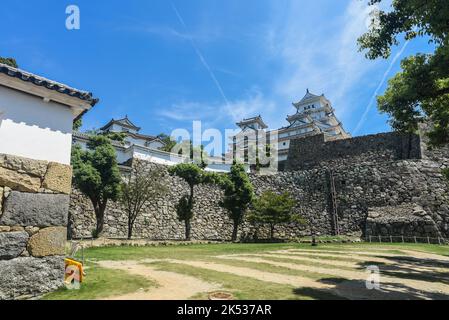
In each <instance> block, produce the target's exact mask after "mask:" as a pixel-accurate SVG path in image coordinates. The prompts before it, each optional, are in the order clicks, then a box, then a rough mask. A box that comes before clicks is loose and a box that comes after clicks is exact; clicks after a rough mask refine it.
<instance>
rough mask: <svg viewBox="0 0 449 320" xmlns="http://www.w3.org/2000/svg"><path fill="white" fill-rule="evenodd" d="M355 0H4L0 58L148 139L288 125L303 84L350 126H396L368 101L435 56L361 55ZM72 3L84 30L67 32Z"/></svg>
mask: <svg viewBox="0 0 449 320" xmlns="http://www.w3.org/2000/svg"><path fill="white" fill-rule="evenodd" d="M366 2H367V1H360V0H338V1H335V0H313V1H312V0H246V1H241V0H227V1H224V0H220V1H218V0H189V1H186V0H182V1H181V0H173V1H172V2H171V1H163V0H152V1H145V0H130V1H126V2H123V1H121V2H118V1H106V0H96V1H84V0H79V1H76V0H73V1H61V0H53V1H50V0H42V1H39V2H37V1H34V2H31V1H10V2H9V3H8V6H2V19H0V29H1V30H2V37H1V38H0V55H1V56H12V57H15V58H16V59H17V61H18V63H19V64H20V67H21V68H22V69H25V70H28V71H31V72H34V73H37V74H40V75H42V76H45V77H48V78H51V79H54V80H57V81H60V82H64V83H67V84H69V85H72V86H74V87H77V88H79V89H84V90H89V91H92V92H93V93H94V95H95V96H96V97H98V98H100V100H101V102H100V104H98V105H97V106H96V107H95V108H94V109H93V110H92V111H91V112H89V113H88V114H87V115H86V117H85V119H84V126H83V129H91V128H99V127H101V125H103V124H105V123H106V122H107V121H109V120H110V119H111V118H120V117H123V116H124V115H128V116H129V118H130V119H131V120H132V121H134V122H135V123H136V124H137V125H139V126H142V128H143V129H142V131H143V132H145V133H148V134H158V133H160V132H166V133H170V132H171V131H172V130H173V129H176V128H186V129H189V128H190V129H191V127H192V120H201V121H202V122H203V128H204V129H206V128H218V129H220V130H224V129H225V128H230V129H233V128H235V122H236V121H238V120H239V119H241V118H243V117H250V116H254V115H258V114H261V115H262V116H263V118H264V119H265V122H267V124H268V125H269V126H270V128H271V129H275V128H278V127H281V126H285V125H286V124H287V122H286V120H285V118H286V116H287V115H288V114H292V113H293V112H294V108H293V106H292V105H291V103H292V102H295V101H297V100H299V99H301V98H302V97H303V95H304V94H305V91H306V89H307V88H309V89H310V91H311V92H313V93H316V94H321V93H324V94H325V95H326V96H327V97H328V98H329V99H330V100H331V101H332V103H333V105H334V107H335V109H336V113H337V116H338V117H339V118H340V120H341V121H342V122H343V124H344V127H345V128H346V130H347V131H349V132H350V133H352V134H353V135H362V134H370V133H378V132H384V131H389V130H390V128H389V126H388V125H387V123H386V121H387V118H386V116H385V115H380V114H379V113H378V112H377V108H376V105H375V101H374V100H373V96H374V95H375V93H376V92H378V93H382V92H383V91H384V89H385V85H386V83H385V80H386V79H388V78H390V77H391V76H392V75H394V74H395V73H396V72H397V71H398V70H399V62H400V60H401V58H403V57H405V56H408V55H410V54H413V53H416V52H428V51H429V50H430V49H431V47H430V46H429V45H428V44H427V42H426V41H425V40H424V39H421V40H415V41H413V42H410V43H408V44H407V45H406V46H404V42H402V43H401V45H400V46H399V47H398V48H395V50H394V52H393V55H392V57H391V58H390V59H389V60H376V61H369V60H366V59H365V58H364V56H363V54H361V53H359V52H358V51H357V46H356V39H357V38H358V36H359V35H361V34H362V33H364V32H365V31H366V30H367V17H368V13H369V9H368V8H367V6H366ZM69 4H76V5H78V6H79V8H80V11H81V29H80V30H72V31H69V30H67V29H66V28H65V20H66V17H67V15H66V14H65V9H66V7H67V6H68V5H69Z"/></svg>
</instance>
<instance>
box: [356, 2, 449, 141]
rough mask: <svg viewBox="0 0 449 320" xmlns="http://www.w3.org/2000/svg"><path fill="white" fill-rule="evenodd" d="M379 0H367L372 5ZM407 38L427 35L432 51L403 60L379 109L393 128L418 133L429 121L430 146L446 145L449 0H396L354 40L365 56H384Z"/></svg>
mask: <svg viewBox="0 0 449 320" xmlns="http://www.w3.org/2000/svg"><path fill="white" fill-rule="evenodd" d="M382 1H383V0H370V1H369V5H375V4H377V3H380V2H382ZM402 34H404V35H405V40H412V39H415V38H416V37H427V38H429V41H430V42H432V43H433V44H434V45H435V51H434V53H433V54H416V55H414V56H411V57H408V58H405V59H404V60H403V61H402V62H401V67H402V71H401V72H399V73H398V74H396V75H395V76H394V77H393V78H392V79H391V80H390V81H389V84H388V88H387V90H386V92H385V94H384V95H383V96H380V97H378V99H377V100H378V107H379V110H380V111H381V112H384V113H387V114H388V115H389V116H390V123H391V125H392V127H393V129H395V130H399V131H405V132H416V131H417V129H418V126H419V123H420V122H421V121H430V122H431V123H432V124H433V127H432V128H430V131H429V132H428V136H429V140H430V144H431V146H441V145H444V144H446V143H449V108H448V105H449V67H448V66H449V38H448V35H449V2H448V1H447V0H394V1H393V2H392V10H391V11H389V12H385V11H379V13H378V15H377V17H374V18H373V23H372V27H371V29H370V31H369V32H367V33H366V34H364V35H362V36H361V37H360V38H359V39H358V43H359V47H360V50H367V52H366V57H367V58H369V59H376V58H379V57H381V58H388V57H389V56H390V55H391V48H392V47H393V46H395V45H398V44H399V40H398V37H399V36H400V35H402Z"/></svg>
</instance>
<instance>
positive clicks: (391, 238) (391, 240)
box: [390, 235, 393, 243]
mask: <svg viewBox="0 0 449 320" xmlns="http://www.w3.org/2000/svg"><path fill="white" fill-rule="evenodd" d="M390 242H391V243H393V236H392V235H390Z"/></svg>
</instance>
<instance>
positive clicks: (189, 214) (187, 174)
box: [168, 163, 218, 240]
mask: <svg viewBox="0 0 449 320" xmlns="http://www.w3.org/2000/svg"><path fill="white" fill-rule="evenodd" d="M168 171H169V173H170V175H172V176H177V177H180V178H181V179H183V180H184V181H185V182H187V184H188V185H189V190H190V192H189V194H188V195H185V196H183V197H182V198H181V199H180V200H179V203H178V205H177V207H176V209H177V214H178V219H179V220H180V221H184V223H185V235H186V240H190V239H191V236H190V233H191V229H192V228H191V223H190V221H191V219H192V218H193V206H194V203H195V201H194V189H195V186H197V185H199V184H202V183H216V179H218V178H217V175H216V174H213V173H208V172H205V171H204V170H202V169H201V168H200V167H199V166H198V165H196V164H193V163H181V164H178V165H176V166H174V167H170V168H169V169H168Z"/></svg>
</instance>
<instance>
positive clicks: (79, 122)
mask: <svg viewBox="0 0 449 320" xmlns="http://www.w3.org/2000/svg"><path fill="white" fill-rule="evenodd" d="M82 126H83V120H82V119H81V118H78V119H77V120H75V121H73V128H72V129H73V131H79V130H80V129H81V127H82Z"/></svg>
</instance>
